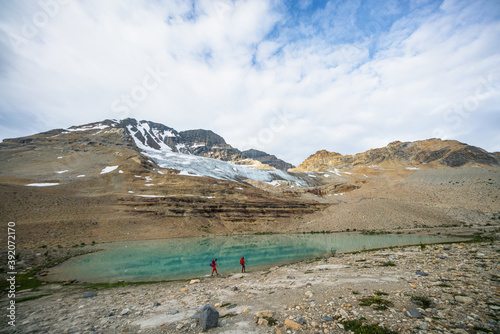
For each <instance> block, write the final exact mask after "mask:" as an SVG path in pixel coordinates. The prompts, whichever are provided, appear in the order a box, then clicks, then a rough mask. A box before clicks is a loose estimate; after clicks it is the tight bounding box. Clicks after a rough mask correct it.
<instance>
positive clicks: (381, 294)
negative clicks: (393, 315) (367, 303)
mask: <svg viewBox="0 0 500 334" xmlns="http://www.w3.org/2000/svg"><path fill="white" fill-rule="evenodd" d="M375 295H376V296H388V295H389V294H388V293H387V292H383V291H378V290H377V291H375Z"/></svg>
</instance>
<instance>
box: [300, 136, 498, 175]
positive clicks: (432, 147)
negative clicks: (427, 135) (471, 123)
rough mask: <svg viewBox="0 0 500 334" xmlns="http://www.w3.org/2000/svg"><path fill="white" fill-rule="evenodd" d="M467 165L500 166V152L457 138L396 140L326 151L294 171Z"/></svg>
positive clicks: (312, 157)
mask: <svg viewBox="0 0 500 334" xmlns="http://www.w3.org/2000/svg"><path fill="white" fill-rule="evenodd" d="M466 164H479V165H498V164H499V160H498V157H497V155H495V154H493V153H488V152H486V151H485V150H483V149H481V148H479V147H475V146H470V145H467V144H464V143H460V142H458V141H456V140H440V139H428V140H422V141H415V142H405V143H403V142H400V141H395V142H392V143H390V144H389V145H387V146H385V147H382V148H377V149H371V150H368V151H366V152H364V153H358V154H355V155H342V154H339V153H335V152H328V151H326V150H322V151H318V152H316V153H315V154H313V155H311V156H310V157H308V158H307V159H306V160H305V161H304V162H303V163H301V164H300V165H299V166H298V167H297V168H295V169H292V170H291V171H294V172H306V171H308V172H309V171H325V170H330V169H335V168H337V169H340V168H346V167H355V166H372V165H377V166H379V167H417V166H421V165H430V166H434V167H438V166H446V167H460V166H464V165H466Z"/></svg>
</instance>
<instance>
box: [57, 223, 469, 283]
mask: <svg viewBox="0 0 500 334" xmlns="http://www.w3.org/2000/svg"><path fill="white" fill-rule="evenodd" d="M459 240H463V239H457V238H446V237H438V236H419V235H363V234H348V233H342V234H340V233H339V234H291V235H290V234H273V235H244V236H224V237H210V238H186V239H162V240H146V241H132V242H116V243H108V244H99V245H96V246H95V247H99V249H104V250H102V251H99V252H96V253H91V254H86V255H82V256H77V257H74V258H72V259H69V260H68V261H66V262H63V263H62V264H60V265H58V266H56V267H54V268H51V269H50V270H49V275H48V277H47V278H48V279H50V280H74V279H76V280H78V281H79V282H108V283H111V282H117V281H119V280H123V281H126V282H139V281H163V280H174V279H186V278H197V277H203V276H206V275H209V274H210V273H211V271H212V267H210V262H211V260H212V259H215V258H217V259H218V261H217V262H218V265H219V269H218V271H219V274H229V273H235V272H239V271H241V266H240V264H239V259H240V257H242V256H244V257H245V259H246V262H247V265H246V269H247V271H253V270H258V269H264V268H269V267H272V266H276V265H282V264H288V263H292V262H296V261H300V260H305V259H310V258H315V257H320V256H328V255H329V254H331V253H332V252H349V251H357V250H363V249H373V248H384V247H390V246H402V245H418V244H420V243H423V244H430V243H440V242H447V241H459Z"/></svg>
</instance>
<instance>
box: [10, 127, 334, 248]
mask: <svg viewBox="0 0 500 334" xmlns="http://www.w3.org/2000/svg"><path fill="white" fill-rule="evenodd" d="M196 154H200V155H196ZM202 155H207V156H217V157H219V158H220V159H228V160H231V161H224V160H219V159H213V158H208V157H205V156H202ZM240 157H241V159H242V160H241V161H240V162H245V160H248V159H249V158H247V157H246V156H244V155H243V154H242V153H241V152H239V151H238V150H236V149H234V148H232V147H231V146H230V145H228V144H227V143H225V141H224V139H222V137H220V136H218V135H216V134H215V133H213V132H212V131H208V130H192V131H183V132H178V131H176V130H175V129H173V128H170V127H167V126H165V125H162V124H158V123H153V122H147V121H136V120H134V119H126V120H122V121H116V120H105V121H102V122H96V123H90V124H86V125H81V126H73V127H70V128H68V129H55V130H51V131H47V132H43V133H38V134H35V135H31V136H27V137H22V138H13V139H5V140H4V141H3V142H2V143H0V199H1V203H2V210H1V211H0V219H1V220H3V221H14V222H15V223H16V235H17V236H18V237H19V239H20V240H23V245H24V247H28V246H29V247H40V246H42V245H51V246H52V247H55V246H56V245H58V244H60V245H63V246H71V245H74V244H75V243H77V244H81V243H87V244H90V243H92V241H95V242H98V243H99V242H108V241H117V240H135V239H156V238H171V237H188V236H203V235H214V234H223V235H225V234H238V233H256V232H271V231H273V232H278V231H286V230H287V229H289V228H291V227H290V226H291V223H290V220H291V219H293V218H294V217H302V216H305V215H308V214H310V213H313V212H316V211H318V210H322V209H324V207H325V206H326V205H325V204H321V203H318V202H316V201H314V200H309V199H302V198H296V197H286V196H284V195H283V194H282V193H280V192H279V191H277V190H275V189H278V188H279V187H277V185H279V184H280V183H281V182H283V183H286V184H289V185H290V186H291V187H297V188H298V187H299V186H300V185H309V184H311V183H314V180H313V178H309V177H308V176H307V175H302V174H292V173H287V172H285V171H282V170H276V169H256V168H251V167H249V165H238V164H236V163H235V162H236V161H237V159H240ZM247 162H248V161H247ZM250 183H251V184H254V185H257V186H259V185H260V184H262V185H265V186H269V187H271V189H270V190H273V191H272V192H270V191H265V190H262V189H260V188H259V187H255V186H252V185H250Z"/></svg>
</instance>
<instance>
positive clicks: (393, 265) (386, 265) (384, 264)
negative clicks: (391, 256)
mask: <svg viewBox="0 0 500 334" xmlns="http://www.w3.org/2000/svg"><path fill="white" fill-rule="evenodd" d="M380 266H381V267H395V266H396V264H395V263H394V262H392V261H387V262H384V263H382V264H381V265H380Z"/></svg>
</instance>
